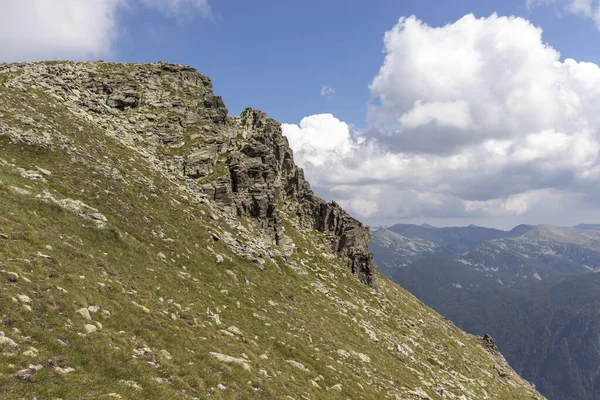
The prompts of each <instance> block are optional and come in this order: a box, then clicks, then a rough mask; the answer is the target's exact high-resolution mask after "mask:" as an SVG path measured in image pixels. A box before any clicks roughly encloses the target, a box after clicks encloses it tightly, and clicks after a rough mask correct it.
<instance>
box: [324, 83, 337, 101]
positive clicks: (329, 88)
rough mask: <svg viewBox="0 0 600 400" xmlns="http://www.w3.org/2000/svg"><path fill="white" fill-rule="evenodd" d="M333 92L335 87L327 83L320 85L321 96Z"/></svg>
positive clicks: (329, 95)
mask: <svg viewBox="0 0 600 400" xmlns="http://www.w3.org/2000/svg"><path fill="white" fill-rule="evenodd" d="M334 94H335V89H334V88H332V87H330V86H327V85H321V96H323V97H330V98H331V96H333V95H334Z"/></svg>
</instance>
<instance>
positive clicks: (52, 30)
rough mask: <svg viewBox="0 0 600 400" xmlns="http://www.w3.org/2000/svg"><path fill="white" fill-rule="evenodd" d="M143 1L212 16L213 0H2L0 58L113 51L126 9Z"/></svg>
mask: <svg viewBox="0 0 600 400" xmlns="http://www.w3.org/2000/svg"><path fill="white" fill-rule="evenodd" d="M137 5H142V6H143V7H146V8H148V7H149V8H153V9H156V10H158V11H160V12H162V13H164V14H166V15H167V16H169V17H176V16H179V15H183V14H185V15H189V14H190V13H192V12H199V13H200V14H201V15H202V16H204V17H210V16H211V15H212V14H211V10H210V6H209V4H208V2H207V0H0V61H35V60H48V59H58V58H62V59H77V60H81V59H94V58H100V57H105V56H110V55H111V52H112V50H113V45H114V42H115V40H116V39H117V38H118V37H119V34H120V33H121V32H122V29H123V27H122V26H121V25H120V22H121V21H120V19H119V14H120V12H121V11H124V10H128V11H135V9H136V7H135V6H137Z"/></svg>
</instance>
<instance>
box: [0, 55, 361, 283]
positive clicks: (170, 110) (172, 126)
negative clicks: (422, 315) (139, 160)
mask: <svg viewBox="0 0 600 400" xmlns="http://www.w3.org/2000/svg"><path fill="white" fill-rule="evenodd" d="M7 71H8V74H10V73H16V76H14V77H13V78H12V79H11V80H10V81H9V82H7V83H5V85H6V86H7V87H14V88H19V87H26V86H28V87H33V88H37V89H41V90H44V91H46V92H48V93H51V94H52V95H54V96H57V97H58V98H60V99H68V100H70V101H71V104H70V106H71V111H73V112H76V113H79V114H82V115H85V116H86V117H87V118H89V119H90V120H92V121H95V122H97V123H98V124H100V125H101V126H103V127H104V128H105V129H107V130H108V131H109V132H111V133H112V134H114V135H115V137H117V138H120V139H121V140H123V141H125V142H126V143H128V144H129V146H130V147H131V148H132V149H135V150H136V151H139V152H140V153H141V154H144V156H146V157H149V158H151V159H152V160H153V161H154V162H155V163H156V164H157V165H159V166H161V167H162V168H164V170H165V171H168V173H169V174H170V175H171V176H172V178H173V179H178V180H185V182H186V184H187V185H188V186H189V188H191V189H192V190H193V191H195V192H197V193H198V194H201V195H202V196H203V198H204V199H207V200H210V201H214V202H215V203H217V204H218V205H219V206H221V207H222V209H223V210H226V211H230V212H232V213H234V214H235V215H237V216H239V217H248V218H251V219H252V221H253V222H254V223H255V224H256V225H257V226H258V227H260V228H261V231H262V232H265V233H266V234H267V235H268V236H270V237H271V238H272V239H273V240H274V242H275V243H276V244H278V245H280V246H281V248H282V250H283V252H284V253H285V254H287V255H291V253H292V252H293V242H292V241H291V240H290V238H289V237H287V236H286V235H285V230H284V227H283V225H282V223H281V216H280V207H284V208H285V210H286V211H288V212H291V213H294V214H296V215H297V216H298V217H299V221H298V223H299V224H300V225H301V226H302V227H304V228H309V229H317V230H319V231H320V232H323V233H325V234H327V236H328V239H329V242H330V248H329V250H330V251H332V252H337V253H339V254H342V255H343V256H344V257H345V258H346V263H347V265H348V267H349V268H350V269H351V270H352V272H353V273H355V274H356V275H357V276H358V277H359V278H360V279H361V280H362V281H363V282H365V283H367V284H372V283H373V262H372V255H371V254H370V253H369V252H368V249H367V247H368V243H369V241H370V232H369V229H368V227H366V226H363V225H362V224H361V223H360V222H359V221H357V220H356V219H354V218H352V217H350V216H349V215H348V214H347V213H346V212H345V211H344V210H343V209H342V208H341V207H340V206H339V205H337V204H336V203H327V202H325V201H324V200H323V199H321V198H319V197H317V196H315V194H314V193H313V192H312V190H311V189H310V185H309V184H308V182H307V181H306V180H305V179H304V174H303V172H302V169H300V168H298V167H297V166H296V165H295V164H294V161H293V152H292V150H291V148H290V146H289V144H288V141H287V139H286V138H285V137H284V136H283V134H282V131H281V125H280V124H279V123H277V122H276V121H274V120H272V119H270V118H268V117H267V116H266V115H265V114H264V113H263V112H261V111H258V110H253V109H250V108H248V109H246V110H245V111H244V112H243V113H242V114H241V115H239V116H237V117H234V118H231V117H229V116H228V111H227V108H226V107H225V105H224V103H223V100H222V99H221V97H219V96H215V95H214V93H213V92H212V83H211V81H210V79H209V78H208V77H206V76H203V75H201V74H199V73H197V72H196V70H195V69H193V68H190V67H187V66H182V65H173V64H163V63H158V64H154V65H151V66H149V65H129V66H128V67H127V68H120V69H115V68H114V67H111V65H110V64H96V65H91V64H88V65H86V64H69V63H50V64H36V65H35V66H33V65H32V64H10V65H7V64H4V65H2V64H0V73H2V72H5V75H6V76H8V74H7V73H6V72H7ZM278 200H281V201H282V202H279V201H278Z"/></svg>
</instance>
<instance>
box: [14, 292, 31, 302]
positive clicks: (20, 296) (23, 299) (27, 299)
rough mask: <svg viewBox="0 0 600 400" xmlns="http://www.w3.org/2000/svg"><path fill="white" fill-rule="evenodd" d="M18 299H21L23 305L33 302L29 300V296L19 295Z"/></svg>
mask: <svg viewBox="0 0 600 400" xmlns="http://www.w3.org/2000/svg"><path fill="white" fill-rule="evenodd" d="M17 299H19V301H20V302H21V303H31V302H32V300H31V298H29V296H27V295H24V294H18V295H17Z"/></svg>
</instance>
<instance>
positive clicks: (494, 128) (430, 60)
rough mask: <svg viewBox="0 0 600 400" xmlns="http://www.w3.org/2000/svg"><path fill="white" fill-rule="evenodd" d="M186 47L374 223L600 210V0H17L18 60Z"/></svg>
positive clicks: (588, 219)
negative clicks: (275, 122) (273, 121)
mask: <svg viewBox="0 0 600 400" xmlns="http://www.w3.org/2000/svg"><path fill="white" fill-rule="evenodd" d="M49 59H75V60H100V59H102V60H106V61H117V62H155V61H169V62H175V63H183V64H188V65H191V66H193V67H195V68H197V69H198V71H199V72H200V73H202V74H205V75H208V76H210V77H211V79H212V80H213V83H214V91H215V92H216V94H218V95H221V96H223V98H224V100H225V103H226V104H227V106H228V108H229V111H230V114H231V115H235V114H238V113H239V112H240V111H241V110H243V109H244V108H245V107H248V106H251V107H253V108H259V109H262V110H263V111H265V112H267V114H269V116H271V117H272V118H274V119H276V120H278V121H280V122H281V123H282V129H283V132H284V134H285V135H286V136H287V137H288V139H289V141H290V145H291V146H292V148H293V149H294V152H295V160H296V163H297V164H299V165H300V166H302V167H303V168H304V169H305V173H306V176H307V178H308V180H309V181H310V182H311V185H312V188H313V190H315V192H316V193H317V194H319V195H320V196H322V197H324V198H325V199H327V200H336V201H338V202H339V203H341V204H342V205H343V206H344V207H346V208H347V209H348V210H349V211H350V212H351V214H352V215H354V216H356V217H357V218H358V219H360V220H362V221H364V222H366V223H368V224H371V225H376V226H378V225H391V224H394V223H429V224H432V225H437V226H444V225H468V224H471V223H475V224H478V225H483V226H490V227H498V228H504V229H508V228H511V227H512V226H514V225H517V224H520V223H530V224H538V223H551V224H557V225H574V224H577V223H593V222H600V206H599V205H600V201H598V200H599V197H600V190H599V189H600V158H599V155H600V132H599V131H598V128H597V127H598V126H600V113H598V112H597V110H598V108H599V107H600V68H599V67H598V65H599V64H600V0H489V1H482V0H455V1H452V2H450V1H446V0H414V1H413V0H405V1H393V0H371V1H369V2H365V1H358V0H345V1H341V0H326V1H325V0H319V1H313V0H305V1H302V2H291V1H273V0H255V1H247V0H90V1H82V0H19V1H13V0H0V62H10V61H36V60H49Z"/></svg>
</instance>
